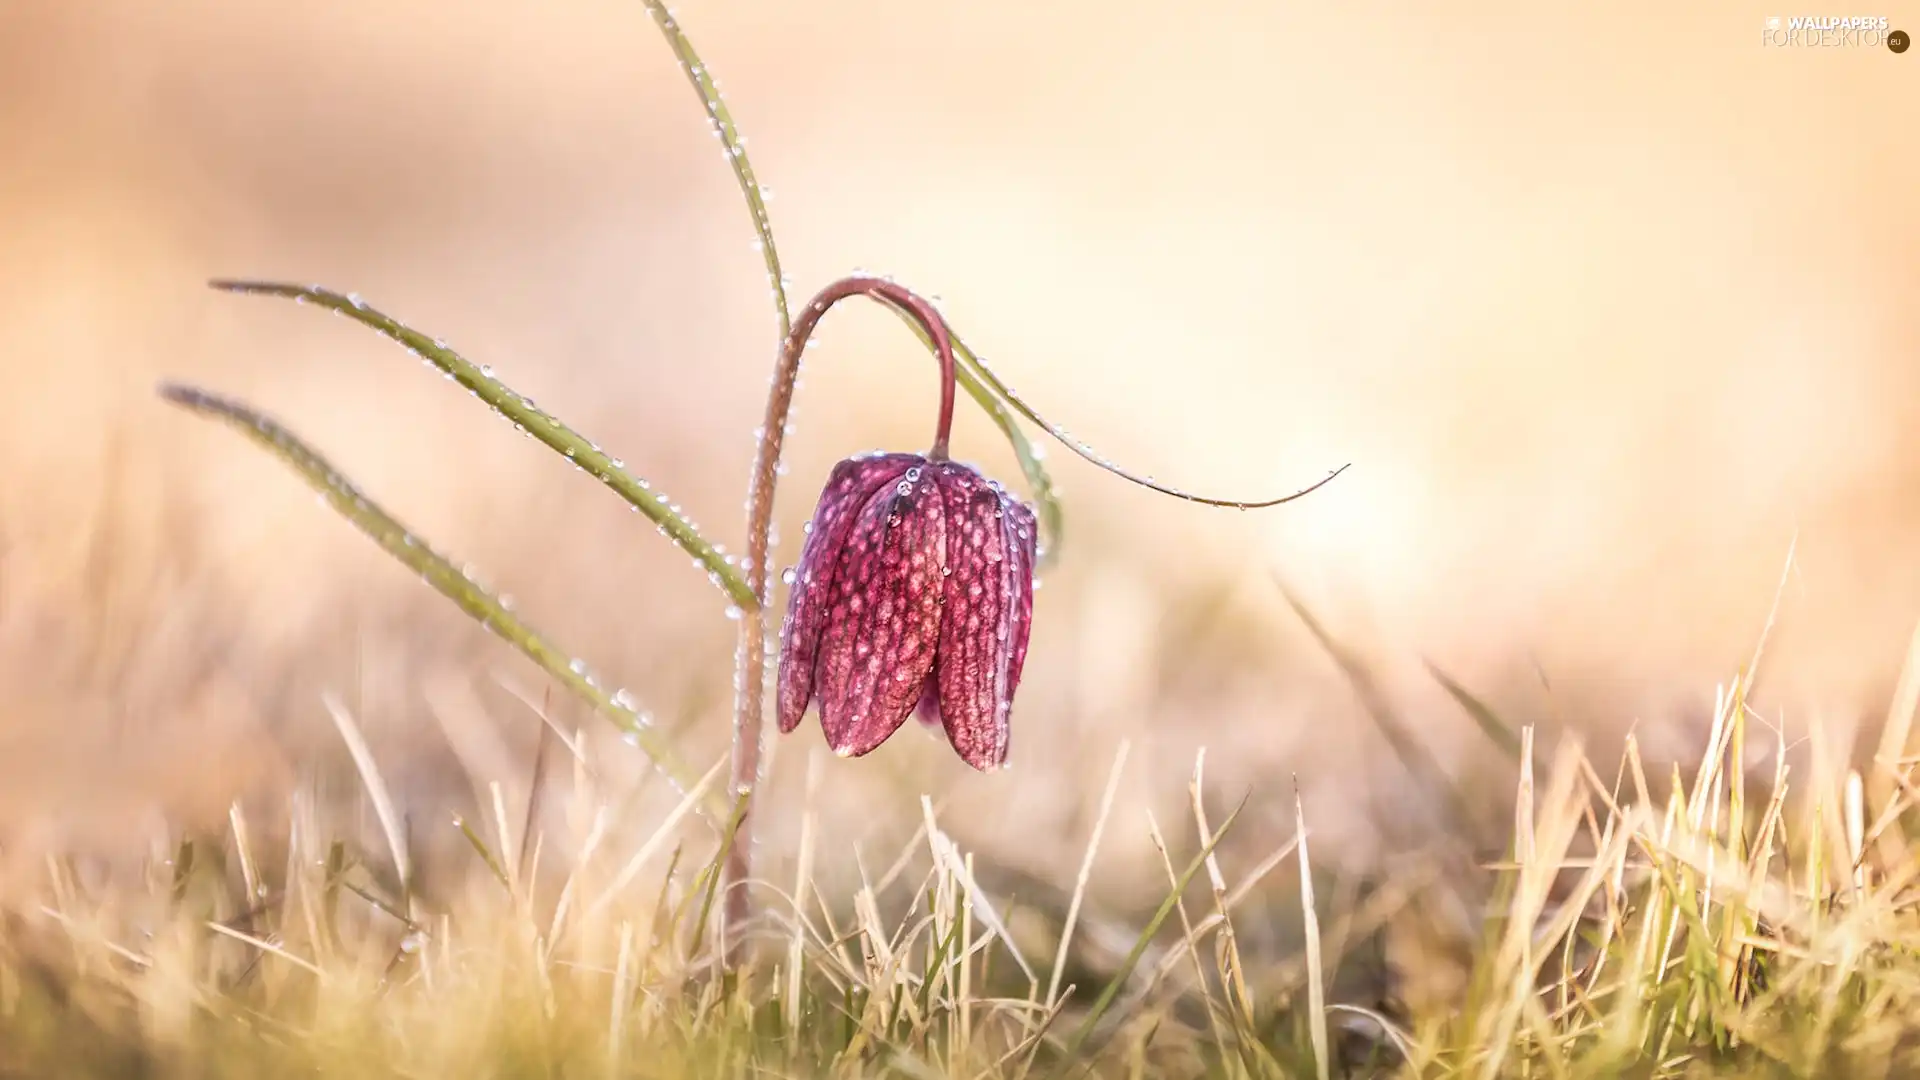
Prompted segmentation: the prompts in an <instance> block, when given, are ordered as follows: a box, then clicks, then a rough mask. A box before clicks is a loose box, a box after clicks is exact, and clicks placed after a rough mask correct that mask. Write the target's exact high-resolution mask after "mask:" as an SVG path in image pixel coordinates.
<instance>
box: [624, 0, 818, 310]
mask: <svg viewBox="0 0 1920 1080" xmlns="http://www.w3.org/2000/svg"><path fill="white" fill-rule="evenodd" d="M645 3H646V5H647V12H648V13H649V14H651V15H652V16H653V21H654V23H655V24H656V25H658V26H659V27H660V33H661V34H662V35H663V36H665V37H666V39H667V45H668V47H670V48H672V49H673V56H674V59H676V60H678V61H679V62H680V70H681V71H682V72H683V73H685V75H686V76H687V81H688V82H690V83H692V84H693V91H694V93H696V94H698V95H699V96H700V105H701V107H702V108H704V109H706V110H707V121H708V122H709V123H711V124H712V125H713V133H714V135H715V136H716V137H718V138H719V140H720V149H721V151H722V152H723V153H725V154H726V158H727V165H728V166H729V167H731V168H732V169H733V178H734V179H735V180H736V181H738V182H739V184H740V194H741V195H743V196H745V197H746V200H747V213H748V215H749V216H751V217H752V218H753V231H754V233H755V235H756V236H757V237H758V239H759V243H760V257H761V259H762V260H763V261H764V262H765V263H766V265H767V285H768V287H769V289H770V290H771V292H772V293H773V306H774V312H775V314H776V315H777V316H778V317H779V320H780V339H781V340H782V341H785V340H786V337H787V334H788V333H789V332H791V331H792V329H793V320H792V318H791V317H790V316H789V314H788V310H787V281H786V276H785V275H784V274H782V273H781V271H780V252H779V250H778V249H776V248H775V247H774V246H773V222H772V220H771V219H769V218H768V216H767V199H766V190H765V189H764V188H762V187H761V186H760V181H759V180H758V179H757V178H755V176H754V175H753V162H752V161H751V160H749V159H748V158H747V144H746V140H745V139H743V138H741V137H740V130H739V129H738V128H736V127H735V126H734V124H733V113H732V112H731V111H729V110H728V109H727V103H726V100H725V99H724V98H722V97H721V96H720V87H719V85H718V84H717V83H715V82H714V81H713V73H712V72H711V71H709V70H708V69H707V65H705V64H704V63H701V61H700V54H699V53H697V52H695V51H693V42H691V41H689V40H687V35H686V34H684V33H682V32H681V30H680V22H679V20H678V19H676V18H675V17H674V14H673V12H672V11H671V10H669V9H668V8H667V6H666V5H665V4H663V3H661V2H660V0H645Z"/></svg>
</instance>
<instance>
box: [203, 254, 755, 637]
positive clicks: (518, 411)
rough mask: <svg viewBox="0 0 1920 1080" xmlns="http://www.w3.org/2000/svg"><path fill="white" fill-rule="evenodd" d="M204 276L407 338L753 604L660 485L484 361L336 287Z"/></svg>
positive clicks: (746, 604)
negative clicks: (638, 474)
mask: <svg viewBox="0 0 1920 1080" xmlns="http://www.w3.org/2000/svg"><path fill="white" fill-rule="evenodd" d="M209 284H211V285H212V286H213V287H214V288H216V289H221V290H224V291H226V292H233V293H244V294H249V295H256V296H278V297H282V298H285V299H289V300H293V301H295V302H297V303H302V304H313V305H315V306H317V307H323V308H326V309H328V310H330V311H334V312H337V313H339V314H341V315H345V316H346V317H347V318H349V319H352V320H353V321H355V322H357V323H359V324H361V325H362V326H366V327H369V328H371V329H373V330H376V331H378V332H379V333H381V334H382V335H384V336H386V337H388V338H391V339H393V340H394V341H397V342H399V343H400V344H402V345H404V346H406V347H407V348H408V349H409V350H410V351H412V352H413V353H414V354H415V355H417V356H419V357H420V358H421V359H423V360H425V361H427V362H428V363H430V364H432V365H433V366H434V367H436V368H439V369H440V370H441V371H443V372H445V373H446V374H447V375H448V376H449V377H451V378H452V379H453V380H454V381H455V382H457V383H459V384H460V385H461V386H464V387H466V388H467V389H468V390H469V391H472V393H473V395H474V396H475V397H477V398H479V399H480V400H481V401H484V402H486V403H487V404H488V405H491V406H492V407H493V408H494V410H495V411H496V412H498V413H500V415H502V416H504V417H506V418H507V419H509V420H511V421H513V422H514V424H515V425H516V426H517V427H519V428H520V429H521V430H523V431H525V432H526V433H527V434H529V435H532V436H533V437H534V438H536V439H539V440H540V441H541V442H542V443H545V444H546V445H547V446H548V447H549V448H551V449H552V450H553V451H554V452H555V453H558V454H559V455H560V456H562V457H564V458H566V459H567V460H568V461H571V462H573V463H574V464H575V465H576V466H578V467H579V468H580V469H582V470H583V471H585V472H586V473H587V474H588V475H589V476H592V477H593V478H594V479H596V480H598V481H600V482H601V483H602V484H605V485H606V486H607V487H608V488H609V489H610V490H612V491H613V493H614V494H615V495H618V496H620V497H621V498H622V499H624V500H626V502H627V504H628V505H630V506H632V507H633V508H634V509H635V510H638V511H639V512H640V513H642V514H644V515H646V518H647V520H649V521H651V522H653V523H654V524H655V525H657V526H659V527H660V530H661V532H662V533H664V534H665V535H666V536H667V538H668V539H670V540H672V541H673V542H674V543H676V544H678V545H680V547H681V549H682V550H684V551H685V552H686V553H687V554H689V555H691V556H693V557H694V559H695V560H697V561H698V562H699V563H700V565H701V566H702V567H703V568H705V570H706V571H707V574H708V576H709V577H710V578H711V579H712V580H713V582H714V584H715V585H718V586H719V587H720V589H721V590H722V591H723V592H725V593H726V594H727V596H728V597H729V598H731V599H732V600H733V602H734V603H735V604H737V605H739V606H741V607H743V608H753V607H757V606H758V604H757V603H756V602H755V600H754V598H753V590H752V589H749V588H748V587H747V580H746V578H744V577H742V576H741V574H740V571H739V570H738V569H737V568H735V567H734V566H733V565H732V564H731V563H729V562H728V561H727V559H726V556H725V555H723V554H721V552H720V550H719V549H718V548H716V547H714V546H713V544H711V543H709V542H708V541H707V539H706V538H705V537H703V536H701V535H700V530H699V529H697V528H695V527H694V524H693V522H691V521H688V520H687V518H686V517H685V516H684V515H683V514H681V513H680V512H679V511H678V510H676V509H674V506H673V501H672V500H671V499H669V498H668V497H667V495H666V493H665V492H661V491H656V490H654V488H653V485H651V484H649V483H647V482H646V481H645V480H641V479H640V478H638V477H636V476H634V475H633V474H631V473H629V472H627V471H626V468H625V467H624V465H622V464H621V463H620V462H618V461H616V460H615V459H614V458H612V457H610V456H609V455H608V454H607V453H606V451H604V450H601V449H600V447H599V446H598V445H596V444H595V443H593V442H592V441H591V440H589V439H587V438H586V437H585V436H583V435H581V434H579V433H578V432H576V431H574V430H573V429H572V428H570V427H568V426H567V425H566V424H564V423H562V422H561V421H560V420H558V419H556V418H555V417H553V416H552V415H550V414H548V413H546V412H544V411H542V410H541V409H540V408H539V407H537V406H535V405H534V403H533V402H532V401H531V400H530V399H528V398H525V397H522V396H521V395H520V394H519V393H517V392H515V391H514V390H513V388H511V387H509V386H507V385H506V384H505V383H503V382H501V381H500V380H498V379H496V378H494V377H493V375H492V373H491V372H489V371H488V370H487V369H486V368H484V367H481V366H480V365H478V364H475V363H474V362H472V361H471V360H468V359H467V358H465V357H463V356H461V355H460V354H459V353H457V352H454V351H453V350H452V349H451V348H449V347H448V346H447V343H446V342H444V341H441V340H439V339H438V338H431V337H428V336H427V335H425V334H422V333H421V332H419V331H418V330H415V329H413V328H412V327H409V326H407V325H406V324H404V323H401V322H400V321H398V320H396V319H394V318H393V317H391V316H389V315H387V314H385V313H383V312H381V311H378V310H376V309H374V308H373V307H371V306H370V305H368V304H367V302H366V301H364V300H362V299H360V298H359V297H358V296H355V295H342V294H340V293H337V292H334V291H332V290H330V289H324V288H321V287H320V286H318V285H289V284H285V283H281V282H273V281H228V280H216V281H213V282H210V283H209Z"/></svg>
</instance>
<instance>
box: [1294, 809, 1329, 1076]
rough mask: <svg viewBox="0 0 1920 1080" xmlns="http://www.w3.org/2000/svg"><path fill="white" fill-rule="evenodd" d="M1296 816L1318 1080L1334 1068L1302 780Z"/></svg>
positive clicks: (1311, 1036) (1311, 1030)
mask: <svg viewBox="0 0 1920 1080" xmlns="http://www.w3.org/2000/svg"><path fill="white" fill-rule="evenodd" d="M1293 816H1294V820H1295V821H1296V822H1298V826H1297V830H1296V832H1295V837H1296V839H1297V841H1298V845H1299V849H1300V915H1301V918H1302V919H1303V920H1304V922H1305V932H1306V942H1307V1037H1308V1038H1309V1039H1310V1040H1311V1041H1312V1043H1313V1071H1314V1076H1315V1077H1316V1078H1317V1080H1327V1078H1328V1076H1329V1075H1330V1074H1331V1071H1332V1068H1333V1062H1332V1060H1331V1055H1332V1050H1331V1042H1330V1041H1329V1040H1328V1038H1327V983H1326V974H1325V972H1324V971H1323V970H1322V969H1321V957H1320V911H1319V907H1318V905H1317V904H1316V903H1315V901H1314V897H1313V865H1312V860H1311V859H1310V858H1309V856H1308V854H1307V811H1306V807H1305V806H1304V805H1302V803H1301V801H1300V782H1299V781H1298V780H1297V779H1296V780H1295V781H1294V785H1293Z"/></svg>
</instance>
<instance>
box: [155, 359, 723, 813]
mask: <svg viewBox="0 0 1920 1080" xmlns="http://www.w3.org/2000/svg"><path fill="white" fill-rule="evenodd" d="M160 395H161V396H162V397H164V398H166V399H167V400H168V401H171V402H173V403H174V404H176V405H179V406H181V407H183V408H186V409H189V410H191V411H193V412H196V413H199V414H201V415H203V416H211V417H214V418H216V419H219V420H223V421H225V422H227V423H228V424H231V425H232V426H233V427H235V428H237V429H239V430H240V431H241V432H242V433H244V434H246V435H247V436H249V437H250V438H252V439H253V440H254V441H255V442H257V443H259V444H260V445H262V446H264V447H266V448H267V449H268V450H270V451H272V452H273V453H274V455H275V456H277V457H279V458H280V459H281V460H282V461H284V462H286V463H287V464H288V465H290V466H291V467H292V468H293V469H294V471H296V472H298V473H299V474H300V475H301V476H302V477H304V478H305V479H306V481H307V482H308V483H309V484H311V485H312V486H313V487H314V488H315V489H316V490H318V491H319V492H320V494H321V495H322V496H323V497H324V498H325V499H326V500H327V502H328V503H329V504H330V505H331V506H332V507H333V508H334V509H335V510H337V511H339V512H340V514H341V515H342V516H344V517H345V518H346V519H347V520H348V521H351V522H352V523H353V524H354V526H355V527H357V528H358V529H359V530H360V531H361V532H363V533H365V534H366V535H367V536H369V537H371V538H372V539H373V540H374V541H375V542H377V543H378V544H379V545H380V546H381V547H382V548H383V549H385V551H386V552H387V553H388V554H389V555H392V556H393V557H394V558H396V559H398V560H399V561H400V562H402V563H404V564H405V565H406V566H407V568H408V569H411V570H412V571H414V572H415V573H417V574H419V575H420V577H421V579H422V580H423V581H425V582H426V583H427V584H429V585H431V586H433V587H434V588H435V589H436V590H438V591H439V592H440V593H441V595H443V596H445V597H447V598H448V599H449V600H452V601H453V602H454V603H455V604H457V605H459V607H460V609H461V610H462V611H464V612H466V613H467V614H468V615H470V616H472V617H473V619H474V620H475V621H477V622H479V623H480V625H482V626H484V627H486V628H487V629H488V630H489V631H491V632H492V633H494V634H495V635H496V636H498V637H500V638H501V639H502V640H504V641H506V642H507V643H508V644H510V645H512V646H513V647H514V648H515V649H518V650H519V651H520V652H521V654H522V655H524V656H526V657H527V658H528V659H529V660H532V661H533V662H534V663H535V664H538V665H539V666H540V668H541V669H542V670H543V671H545V672H546V673H547V674H549V675H551V676H552V677H553V678H555V679H557V680H558V681H559V682H560V683H561V684H562V685H563V686H565V687H566V688H567V689H569V690H572V691H573V692H574V693H575V694H577V695H579V696H580V697H581V698H582V699H583V700H585V701H587V702H588V703H589V704H591V705H592V706H593V707H594V709H595V710H596V711H598V712H599V713H600V714H601V715H603V716H605V717H607V718H608V719H609V720H612V721H613V723H614V726H616V727H618V728H619V729H620V730H621V731H623V732H625V733H626V734H627V735H629V736H631V737H632V739H633V741H634V742H635V743H636V744H638V745H639V747H640V748H641V750H643V751H645V752H646V754H647V755H648V756H649V757H650V758H652V759H653V761H654V763H655V764H656V765H658V766H659V768H660V770H661V771H662V772H664V773H665V774H666V775H667V777H668V779H670V780H671V781H673V783H674V784H676V785H677V786H678V787H679V788H680V789H681V790H682V791H690V790H692V789H693V784H694V783H695V782H696V781H697V780H698V777H697V776H695V775H694V774H693V773H692V771H691V770H689V769H688V768H687V767H686V766H685V765H684V764H683V763H682V762H681V761H680V758H679V755H677V754H676V753H674V751H673V748H672V747H671V746H670V745H668V744H667V742H666V740H665V739H663V738H662V737H661V736H660V733H659V732H657V731H654V730H653V729H652V728H651V727H649V726H648V725H647V723H646V722H645V721H643V720H642V719H641V718H640V716H639V714H638V713H636V712H635V711H634V710H633V709H632V708H630V707H628V706H627V705H625V704H622V703H621V702H619V701H617V700H615V698H614V697H610V696H608V695H607V694H606V692H605V691H603V690H601V688H600V684H599V682H598V680H596V679H595V678H594V677H593V676H592V675H590V674H588V673H587V672H586V670H585V668H584V666H583V665H580V664H579V663H578V662H577V661H575V660H573V659H572V658H571V657H569V656H568V655H567V654H566V652H564V651H563V650H561V649H560V648H559V647H558V646H556V645H554V644H553V643H552V642H551V641H549V640H547V638H546V637H545V636H544V635H542V634H541V633H540V632H539V631H537V630H535V629H534V628H533V627H531V626H529V625H527V624H526V623H525V622H523V621H522V620H521V619H520V618H519V617H518V616H516V615H515V614H513V612H511V611H509V610H507V608H506V605H504V604H503V603H501V601H500V600H499V599H498V598H497V597H495V596H494V595H493V594H492V593H491V592H489V591H488V590H487V589H485V588H483V587H482V586H480V585H479V584H477V583H475V582H474V581H472V580H470V579H469V578H468V577H467V576H466V575H465V574H464V573H462V572H461V571H460V570H459V569H458V568H457V567H455V566H454V565H453V563H452V562H450V561H449V560H448V559H447V558H446V557H445V556H443V555H441V554H440V553H438V552H436V551H434V550H433V549H432V548H431V547H429V546H427V545H426V544H425V543H423V542H421V541H420V539H419V538H417V537H416V536H415V535H414V534H413V533H412V532H411V531H409V530H408V529H407V527H406V526H405V525H402V524H401V523H400V522H399V521H398V520H396V519H395V518H394V517H393V516H392V515H391V514H389V513H387V511H386V510H384V509H382V508H381V507H380V505H379V504H378V503H376V502H374V501H373V500H372V499H370V498H368V497H367V496H366V495H365V494H363V493H362V492H361V491H360V489H359V488H357V487H355V486H354V484H353V482H352V481H350V480H348V479H347V478H346V476H345V475H344V474H343V473H341V472H340V470H338V469H336V468H334V466H333V465H332V463H331V462H329V461H327V459H325V458H323V457H321V456H320V455H319V453H317V452H316V451H314V450H312V449H311V448H309V447H308V446H307V445H306V444H305V443H303V442H302V441H300V439H299V438H298V437H296V436H295V435H294V434H293V433H292V432H290V431H288V430H287V429H286V428H284V427H282V426H280V425H279V424H278V423H276V422H275V421H273V420H272V419H270V418H268V417H267V416H265V415H264V414H262V413H259V412H256V411H254V410H253V409H251V408H248V407H247V406H245V405H242V404H239V403H237V402H234V401H231V400H228V399H225V398H221V397H216V396H214V395H212V394H209V393H206V392H204V391H201V390H197V389H194V388H192V387H188V386H181V385H177V384H165V385H162V386H161V388H160ZM729 810H730V807H729V806H728V804H727V803H725V802H724V801H722V800H719V799H718V798H715V799H712V800H709V804H708V813H709V814H710V815H711V816H712V817H713V818H714V819H715V820H724V818H725V815H726V814H727V813H728V812H729Z"/></svg>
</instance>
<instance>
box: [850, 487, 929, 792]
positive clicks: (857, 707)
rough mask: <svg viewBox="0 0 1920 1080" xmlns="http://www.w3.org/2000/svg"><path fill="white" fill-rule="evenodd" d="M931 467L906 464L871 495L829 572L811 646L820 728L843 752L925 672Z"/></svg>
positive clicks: (874, 741) (909, 696)
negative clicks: (823, 610)
mask: <svg viewBox="0 0 1920 1080" xmlns="http://www.w3.org/2000/svg"><path fill="white" fill-rule="evenodd" d="M930 468H931V466H915V467H913V468H910V469H908V470H907V471H906V472H905V473H904V474H902V478H901V479H900V480H899V482H898V483H897V484H896V485H895V486H894V487H892V488H882V489H881V490H880V491H879V492H878V493H876V494H875V495H874V496H873V497H872V499H871V500H869V502H868V503H867V505H866V507H865V508H863V509H862V510H861V511H860V518H859V521H858V522H856V523H855V525H854V528H853V531H852V532H851V533H850V534H849V535H848V537H847V540H846V543H845V544H844V545H842V547H841V551H840V560H839V567H838V568H837V569H836V570H835V571H834V577H833V603H832V606H831V608H830V610H829V611H828V612H827V617H826V626H825V628H824V629H823V630H822V632H821V637H820V646H819V649H820V653H819V659H818V664H819V673H818V677H819V685H818V692H819V695H820V726H821V727H822V728H824V729H825V730H826V734H827V744H828V745H829V746H831V747H833V750H834V752H835V753H837V754H841V755H843V756H846V757H859V756H860V755H862V754H865V753H868V752H870V751H872V750H873V749H874V748H875V747H877V746H879V745H880V744H881V743H883V742H885V741H886V740H887V737H888V736H890V735H892V734H893V733H894V732H895V731H896V730H898V729H899V727H900V725H901V724H902V723H903V722H905V720H906V719H907V714H908V713H910V712H912V711H913V709H914V706H915V705H917V704H918V703H919V701H920V697H921V691H922V688H923V687H924V685H925V683H926V681H927V675H928V673H929V672H930V671H932V670H933V657H934V653H935V650H936V648H937V647H938V645H939V642H940V583H941V568H942V560H943V552H944V549H945V544H946V538H945V518H946V513H945V506H944V505H943V503H942V500H941V497H940V490H939V488H938V487H937V486H936V485H935V484H934V483H933V482H932V480H931V478H929V477H927V476H925V473H926V471H927V470H928V469H930Z"/></svg>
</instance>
